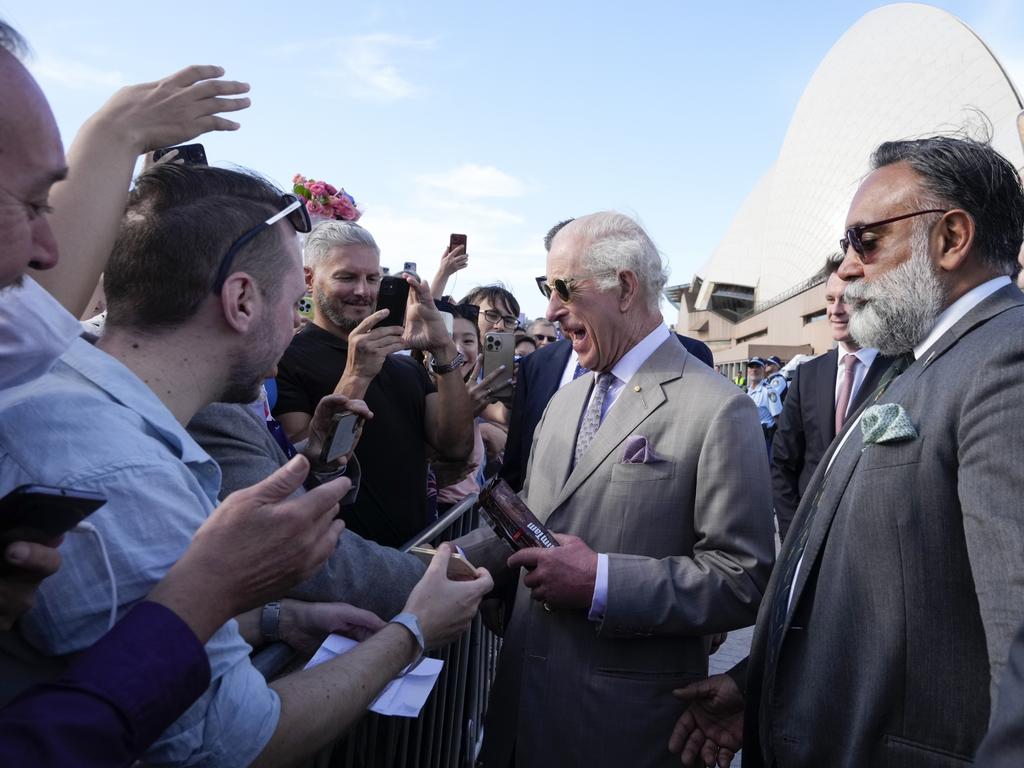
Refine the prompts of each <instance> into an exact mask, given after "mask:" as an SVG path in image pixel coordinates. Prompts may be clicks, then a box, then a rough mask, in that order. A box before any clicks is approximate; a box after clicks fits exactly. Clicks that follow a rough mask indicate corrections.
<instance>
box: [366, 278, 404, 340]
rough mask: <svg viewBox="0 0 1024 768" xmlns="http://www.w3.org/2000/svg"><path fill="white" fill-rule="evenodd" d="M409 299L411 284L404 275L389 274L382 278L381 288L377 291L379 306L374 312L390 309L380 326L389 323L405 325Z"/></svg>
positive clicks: (378, 325)
mask: <svg viewBox="0 0 1024 768" xmlns="http://www.w3.org/2000/svg"><path fill="white" fill-rule="evenodd" d="M408 301H409V284H408V283H407V282H405V278H404V277H394V276H391V275H387V276H385V277H382V278H381V281H380V290H379V291H378V292H377V306H376V308H375V309H374V312H377V311H379V310H382V309H386V310H388V311H389V314H388V316H387V317H386V318H384V319H383V320H381V321H380V322H379V323H378V324H377V327H378V328H383V327H385V326H388V325H399V326H401V325H405V306H406V304H407V303H408Z"/></svg>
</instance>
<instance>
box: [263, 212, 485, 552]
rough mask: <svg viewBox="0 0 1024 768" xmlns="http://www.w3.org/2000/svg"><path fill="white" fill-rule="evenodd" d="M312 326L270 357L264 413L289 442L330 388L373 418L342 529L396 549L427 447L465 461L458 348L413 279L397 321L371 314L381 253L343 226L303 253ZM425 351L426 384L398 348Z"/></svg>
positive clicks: (467, 439)
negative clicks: (272, 377)
mask: <svg viewBox="0 0 1024 768" xmlns="http://www.w3.org/2000/svg"><path fill="white" fill-rule="evenodd" d="M303 249H304V251H303V256H304V262H305V267H304V271H305V276H306V284H307V286H308V287H309V288H310V289H311V290H312V292H313V320H312V322H310V323H308V324H307V325H306V326H305V327H304V328H303V329H302V330H301V331H299V333H297V334H296V335H295V338H294V339H293V340H292V343H291V344H290V345H289V346H288V350H287V352H285V354H284V357H283V358H282V359H281V364H280V366H279V371H278V376H277V391H278V393H277V404H276V406H275V408H274V415H275V416H276V417H277V419H278V420H279V421H280V422H281V425H282V426H283V427H284V429H285V432H287V434H288V437H289V438H290V439H291V440H292V441H293V442H298V441H299V440H302V439H304V438H305V436H306V431H307V429H308V427H309V424H310V421H311V419H312V417H313V412H314V411H315V409H316V406H317V404H318V403H319V402H320V400H321V399H322V398H323V397H325V396H326V395H329V394H331V393H332V392H335V393H337V394H341V395H345V396H347V397H351V398H356V399H360V400H365V401H366V404H367V405H368V406H369V408H370V410H371V411H373V413H374V418H373V419H372V420H371V421H369V422H367V423H366V425H365V427H364V428H363V433H362V437H361V438H360V440H359V445H358V446H357V448H356V451H355V456H356V458H357V459H358V460H359V464H360V467H361V470H362V476H361V479H360V491H359V495H358V497H357V499H356V501H355V503H354V504H353V505H352V506H351V507H349V508H346V509H345V522H346V524H347V525H348V526H349V527H350V528H351V529H352V530H353V531H355V532H357V533H359V534H360V535H361V536H363V537H365V538H367V539H370V540H371V541H375V542H377V543H378V544H382V545H385V546H390V547H400V546H401V545H403V544H405V543H406V542H407V541H408V540H409V539H411V538H412V537H413V536H415V535H416V534H417V533H419V532H420V531H421V530H422V529H423V528H425V527H426V525H427V523H428V514H427V450H428V448H430V449H432V450H433V452H434V453H435V454H436V455H437V456H439V457H440V458H441V459H442V460H445V461H451V462H462V461H465V460H466V459H467V458H468V457H469V456H470V454H471V453H472V451H473V406H472V402H471V401H470V399H469V395H468V393H467V392H466V387H465V385H464V384H463V382H462V377H461V376H459V375H458V370H459V368H460V367H461V366H462V362H463V360H462V355H461V354H460V353H459V352H458V350H457V349H456V346H455V342H454V341H453V340H452V337H451V334H449V333H448V330H447V328H446V327H445V325H444V321H443V319H442V317H441V313H440V312H438V311H437V308H436V307H435V306H434V303H433V301H429V302H424V301H419V300H417V297H418V296H420V295H421V294H422V295H426V296H429V294H430V291H429V288H428V287H427V285H426V283H420V281H419V280H418V279H416V278H414V277H411V276H410V277H409V278H407V279H408V280H409V282H411V283H412V284H413V286H414V287H413V288H411V289H410V296H411V297H412V298H411V299H410V304H409V306H408V309H407V311H406V316H405V324H404V326H403V325H388V324H386V323H384V321H385V319H386V317H387V315H388V311H387V310H384V309H382V310H379V311H376V312H375V311H374V308H375V305H376V303H377V293H378V291H379V290H380V281H381V269H380V249H379V248H378V247H377V243H376V241H375V240H374V239H373V235H372V234H370V232H369V231H368V230H366V229H364V228H363V227H361V226H359V225H358V224H355V223H353V222H348V221H325V222H323V223H321V224H319V225H318V226H317V228H316V229H315V230H314V231H313V232H311V233H310V234H309V235H308V236H307V237H306V239H305V243H304V245H303ZM410 348H415V349H422V350H424V351H427V352H430V354H431V357H432V360H433V363H432V366H433V370H434V373H436V374H437V377H436V381H437V384H436V387H435V385H434V384H433V383H431V381H430V377H429V376H428V375H427V373H426V371H425V370H424V369H423V366H421V365H420V364H419V363H417V362H416V361H415V360H413V359H412V358H411V357H409V356H406V355H398V354H395V353H397V352H400V351H402V350H404V349H410Z"/></svg>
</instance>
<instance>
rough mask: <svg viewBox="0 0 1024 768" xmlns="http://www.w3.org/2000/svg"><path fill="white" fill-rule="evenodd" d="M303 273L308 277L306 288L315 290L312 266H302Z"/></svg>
mask: <svg viewBox="0 0 1024 768" xmlns="http://www.w3.org/2000/svg"><path fill="white" fill-rule="evenodd" d="M302 274H303V276H304V277H305V278H306V290H307V291H311V290H313V268H312V267H303V268H302Z"/></svg>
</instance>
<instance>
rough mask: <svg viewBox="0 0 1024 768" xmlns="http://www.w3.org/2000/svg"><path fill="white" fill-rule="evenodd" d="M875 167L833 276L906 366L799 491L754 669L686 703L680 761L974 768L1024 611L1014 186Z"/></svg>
mask: <svg viewBox="0 0 1024 768" xmlns="http://www.w3.org/2000/svg"><path fill="white" fill-rule="evenodd" d="M871 165H872V169H873V170H872V171H871V173H870V174H869V175H868V176H867V177H866V178H865V180H864V181H863V182H862V183H861V185H860V187H859V189H858V190H857V192H856V194H855V195H854V198H853V202H852V203H851V205H850V210H849V213H848V214H847V218H846V223H847V230H846V233H845V236H844V237H843V238H842V240H841V242H840V246H841V250H842V251H843V253H844V256H845V258H844V259H843V262H842V264H841V265H840V267H839V272H838V274H839V276H840V277H841V278H842V279H843V280H845V281H846V282H847V285H846V289H845V295H844V297H845V301H846V305H847V309H848V311H849V314H850V321H849V323H850V332H851V333H852V335H853V338H854V339H856V341H857V343H858V344H860V345H861V346H867V347H875V348H877V349H878V350H879V353H880V354H883V355H888V356H891V357H895V358H897V359H896V360H895V361H894V362H893V364H892V365H891V367H890V368H889V370H888V371H887V372H886V374H885V376H883V377H882V381H881V382H880V384H879V386H878V387H877V388H876V390H875V392H874V393H873V395H872V396H871V397H870V398H869V400H868V401H867V407H865V408H864V409H862V410H861V411H860V412H859V413H857V414H855V415H853V416H851V417H849V418H848V419H847V421H846V424H845V425H844V427H843V429H842V431H841V432H840V434H839V435H838V436H837V437H836V439H835V440H834V441H833V443H832V445H831V446H830V448H829V451H828V452H827V453H826V454H825V456H823V457H822V460H821V463H820V464H819V466H818V470H817V472H816V473H815V475H814V477H813V478H812V479H811V481H810V484H809V485H808V487H807V489H806V491H805V493H804V495H803V499H802V500H801V502H800V506H799V507H798V509H797V512H796V517H795V518H794V520H793V523H792V525H791V526H790V529H789V533H788V534H787V536H786V541H785V543H784V544H783V547H782V551H781V552H780V553H779V557H778V563H777V564H776V567H775V570H774V572H773V573H772V579H771V582H770V583H769V586H768V591H767V592H766V593H765V599H764V601H763V603H762V606H761V611H760V614H759V616H758V621H757V628H756V630H755V633H754V640H753V645H752V648H751V654H750V658H749V659H748V660H746V661H744V662H743V663H741V664H740V665H739V666H738V667H737V668H735V669H734V670H732V671H731V672H730V674H729V675H722V676H716V677H714V678H711V679H710V680H708V681H705V682H704V683H701V684H699V685H696V686H690V687H688V689H686V690H685V691H683V692H682V693H681V695H682V696H684V697H685V698H686V699H688V700H689V701H691V702H692V703H691V705H690V707H689V709H688V710H687V712H686V713H685V714H684V715H683V717H682V718H681V719H680V721H679V723H678V725H677V729H676V731H675V733H674V734H673V738H672V743H673V747H674V748H676V749H683V750H684V760H683V762H684V764H688V765H689V764H693V762H694V761H695V760H697V759H698V756H699V759H700V760H701V761H702V762H701V763H700V764H701V765H704V764H708V763H711V762H713V761H715V760H716V759H717V760H718V762H719V764H720V765H721V764H723V763H725V764H727V763H728V759H723V757H724V758H727V757H728V754H729V753H730V752H732V751H735V749H736V748H737V747H738V746H739V744H740V737H741V733H743V731H744V728H745V734H744V736H745V738H744V739H743V742H742V743H743V746H744V755H743V764H744V765H745V766H778V768H793V767H799V766H812V765H813V766H819V765H828V766H840V767H842V766H866V765H871V766H904V765H915V766H936V767H938V766H948V765H968V764H970V763H971V760H972V759H973V756H974V753H975V750H976V749H977V747H978V744H979V742H980V741H981V739H982V737H983V736H984V734H985V731H986V729H987V728H988V725H989V718H990V715H991V713H992V712H993V711H998V710H997V705H998V703H999V702H998V696H997V693H996V692H997V690H998V687H999V683H1000V679H1001V677H1002V676H1003V671H1004V668H1005V665H1006V660H1007V655H1008V649H1009V647H1010V643H1011V640H1012V638H1013V635H1014V632H1015V631H1016V628H1017V626H1018V625H1019V623H1020V620H1021V617H1022V616H1024V580H1022V579H1021V577H1020V573H1021V568H1020V563H1021V552H1024V516H1022V515H1021V511H1020V510H1021V504H1020V491H1021V487H1024V447H1022V444H1021V441H1020V440H1019V439H1017V438H1018V436H1019V435H1020V434H1022V433H1024V411H1022V410H1021V408H1020V403H1021V401H1022V400H1024V336H1022V334H1021V329H1022V328H1024V294H1022V293H1021V291H1020V289H1018V288H1017V286H1016V285H1014V284H1013V283H1012V278H1013V277H1014V276H1015V275H1016V274H1017V271H1018V269H1019V265H1018V263H1017V254H1018V252H1019V250H1020V246H1021V239H1022V233H1024V190H1022V188H1021V182H1020V179H1019V177H1018V175H1017V171H1016V169H1015V168H1014V167H1013V165H1012V164H1011V163H1010V162H1009V161H1007V160H1006V158H1004V157H1002V156H1001V155H999V154H998V153H997V152H996V151H995V150H994V149H992V147H991V146H989V145H988V144H987V143H983V142H979V141H974V140H971V139H967V138H962V139H958V138H950V137H933V138H926V139H919V140H907V141H892V142H886V143H884V144H882V145H881V146H879V147H878V148H877V149H876V150H875V152H874V155H873V157H872V163H871ZM744 702H745V704H746V709H745V712H744ZM720 750H724V751H725V752H724V754H723V753H722V751H720Z"/></svg>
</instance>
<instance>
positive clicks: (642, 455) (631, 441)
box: [622, 435, 664, 464]
mask: <svg viewBox="0 0 1024 768" xmlns="http://www.w3.org/2000/svg"><path fill="white" fill-rule="evenodd" d="M659 461H664V459H663V458H661V456H659V455H658V454H657V453H656V452H655V450H654V449H653V448H652V447H651V444H650V443H649V442H648V441H647V438H646V437H644V436H643V435H630V436H629V437H627V438H626V449H625V450H624V451H623V452H622V463H623V464H655V463H657V462H659Z"/></svg>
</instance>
